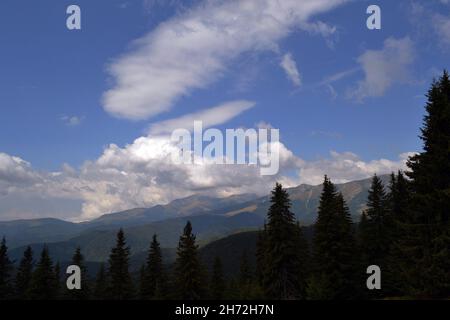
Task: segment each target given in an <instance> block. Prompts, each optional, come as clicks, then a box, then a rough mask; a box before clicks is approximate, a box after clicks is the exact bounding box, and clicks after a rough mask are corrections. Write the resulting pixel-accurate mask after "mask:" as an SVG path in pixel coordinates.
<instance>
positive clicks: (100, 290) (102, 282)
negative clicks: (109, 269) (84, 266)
mask: <svg viewBox="0 0 450 320" xmlns="http://www.w3.org/2000/svg"><path fill="white" fill-rule="evenodd" d="M93 294H94V299H95V300H106V299H108V279H107V274H106V270H105V265H104V264H103V263H102V264H101V265H100V268H99V270H98V272H97V276H96V277H95V285H94V292H93Z"/></svg>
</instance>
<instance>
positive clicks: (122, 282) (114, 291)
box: [108, 229, 133, 300]
mask: <svg viewBox="0 0 450 320" xmlns="http://www.w3.org/2000/svg"><path fill="white" fill-rule="evenodd" d="M129 257H130V248H129V247H127V244H126V239H125V234H124V232H123V230H122V229H120V230H119V232H118V233H117V240H116V246H115V247H114V248H113V249H112V250H111V254H110V256H109V270H108V278H109V281H110V283H109V290H108V291H109V297H110V298H111V299H113V300H128V299H131V298H133V283H132V279H131V275H130V273H129V259H130V258H129Z"/></svg>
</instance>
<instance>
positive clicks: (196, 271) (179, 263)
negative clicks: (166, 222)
mask: <svg viewBox="0 0 450 320" xmlns="http://www.w3.org/2000/svg"><path fill="white" fill-rule="evenodd" d="M197 250H198V246H197V244H196V243H195V235H194V234H193V233H192V225H191V223H190V222H188V223H187V224H186V226H185V227H184V230H183V234H182V235H181V237H180V241H179V243H178V248H177V259H176V261H175V267H174V269H175V270H174V281H175V295H176V298H177V299H180V300H198V299H201V298H206V288H205V281H204V269H203V266H202V265H201V263H200V260H199V258H198V252H197Z"/></svg>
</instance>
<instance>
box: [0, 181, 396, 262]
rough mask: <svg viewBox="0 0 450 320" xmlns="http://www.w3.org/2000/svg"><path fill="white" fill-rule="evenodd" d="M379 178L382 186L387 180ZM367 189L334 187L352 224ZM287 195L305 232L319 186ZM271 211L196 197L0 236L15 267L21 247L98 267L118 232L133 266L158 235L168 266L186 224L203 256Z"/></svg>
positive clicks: (18, 224)
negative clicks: (78, 257)
mask: <svg viewBox="0 0 450 320" xmlns="http://www.w3.org/2000/svg"><path fill="white" fill-rule="evenodd" d="M381 178H382V180H383V181H384V182H385V183H386V182H387V181H388V179H389V176H381ZM370 183H371V179H364V180H359V181H352V182H348V183H344V184H337V185H336V187H337V188H338V190H339V191H341V192H342V194H343V195H344V198H345V199H346V201H347V204H348V206H349V208H350V211H351V213H352V216H353V218H354V220H355V221H357V220H358V219H359V215H360V213H361V212H362V210H363V209H364V206H365V203H366V200H367V192H368V189H369V187H370ZM287 190H288V192H289V194H290V198H291V201H292V210H293V212H294V213H295V214H296V216H297V218H298V219H299V221H300V223H301V224H302V225H304V226H307V225H311V224H312V223H314V221H315V219H316V215H317V212H316V211H317V206H318V203H319V199H320V194H321V191H322V186H321V185H318V186H311V185H305V184H303V185H300V186H298V187H294V188H289V189H287ZM269 205H270V196H269V195H267V196H263V197H258V196H256V195H252V194H244V195H238V196H231V197H227V198H214V197H209V196H204V195H194V196H190V197H187V198H183V199H178V200H175V201H172V202H170V203H169V204H167V205H157V206H154V207H151V208H136V209H131V210H126V211H122V212H116V213H111V214H106V215H103V216H101V217H99V218H97V219H94V220H92V221H88V222H82V223H73V222H68V221H63V220H58V219H53V218H48V219H36V220H16V221H6V222H0V236H5V237H6V239H7V243H8V246H9V248H10V255H11V257H12V259H14V260H16V261H18V260H19V259H20V257H21V255H22V253H23V250H24V246H26V245H31V247H32V248H33V249H34V252H39V251H40V250H41V249H42V247H43V246H44V245H47V246H48V248H49V250H50V252H51V254H52V257H53V258H54V259H55V260H58V261H61V262H64V261H70V259H71V256H72V254H73V252H74V250H75V248H76V247H78V246H80V247H81V250H82V252H83V254H84V256H85V259H86V260H87V261H89V262H95V263H97V262H98V263H99V262H103V261H106V260H107V257H108V255H109V252H110V249H111V247H112V246H113V245H114V243H115V236H116V233H117V230H118V229H119V228H123V229H124V231H125V234H126V237H127V243H128V245H129V246H130V248H131V253H132V261H136V264H138V263H139V262H140V261H141V260H142V261H143V259H144V258H145V252H146V250H147V249H148V246H149V243H150V241H151V238H152V236H153V234H157V235H158V240H159V241H160V243H161V246H162V247H163V248H165V252H166V254H167V260H169V261H170V260H172V258H174V256H175V250H174V248H176V246H177V243H178V238H179V236H180V234H181V232H182V230H183V227H184V226H185V224H186V222H187V221H188V220H189V221H191V222H192V225H193V229H194V233H195V234H196V235H197V240H198V243H199V244H200V246H201V247H204V248H205V250H207V249H206V248H208V247H207V245H208V244H210V243H212V242H214V241H215V240H218V241H220V240H219V239H221V238H225V237H227V236H229V235H233V234H238V233H241V232H244V231H251V230H257V229H259V228H261V227H262V226H263V224H264V220H265V218H266V214H267V210H268V208H269ZM244 242H245V241H244ZM219 244H220V242H219Z"/></svg>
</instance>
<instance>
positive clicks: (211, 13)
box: [103, 0, 348, 120]
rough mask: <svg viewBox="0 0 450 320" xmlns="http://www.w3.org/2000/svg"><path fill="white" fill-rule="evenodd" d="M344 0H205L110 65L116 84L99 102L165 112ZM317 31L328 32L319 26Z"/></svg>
mask: <svg viewBox="0 0 450 320" xmlns="http://www.w3.org/2000/svg"><path fill="white" fill-rule="evenodd" d="M346 2H348V0H303V1H298V0H286V1H278V0H244V1H238V0H230V1H205V2H204V3H202V4H200V5H198V6H197V7H196V8H195V9H192V10H187V11H186V12H183V13H182V14H180V15H177V16H175V17H174V18H172V19H170V20H168V21H166V22H163V23H161V24H160V25H159V26H158V27H157V28H156V29H154V30H153V31H151V32H150V33H149V34H147V35H146V36H144V37H142V38H140V39H138V40H136V41H135V42H134V43H133V47H132V49H131V50H130V51H129V52H127V53H125V54H124V55H123V56H122V57H119V58H118V59H116V60H115V61H114V62H112V63H111V64H110V65H109V67H108V73H109V74H110V75H111V76H112V79H113V80H114V82H115V84H114V85H113V87H112V88H111V89H110V90H108V91H106V92H105V93H104V96H103V107H104V109H105V110H106V111H107V112H109V113H110V114H112V115H114V116H117V117H122V118H128V119H134V120H139V119H148V118H150V117H152V116H155V115H157V114H160V113H162V112H165V111H168V110H170V109H171V108H172V107H173V105H174V104H175V103H176V102H177V101H178V100H179V99H180V98H181V97H183V96H187V95H189V94H190V93H191V92H192V91H193V90H198V89H203V88H206V87H207V86H208V85H209V84H211V83H212V82H214V81H217V80H218V79H219V78H221V77H222V76H223V75H224V74H225V73H226V70H227V66H228V65H229V63H231V62H232V61H233V59H235V58H236V57H238V56H239V55H241V54H242V53H245V52H249V51H263V50H277V49H278V42H279V41H280V40H282V39H283V38H285V37H286V36H287V35H289V33H290V32H291V31H292V30H293V29H294V28H295V27H297V28H300V29H301V28H302V27H303V28H304V29H305V28H309V29H310V28H311V24H308V22H309V20H310V19H311V18H312V17H313V16H315V15H317V14H319V13H323V12H326V11H329V10H331V9H333V8H335V7H337V6H339V5H342V4H344V3H346ZM316 29H317V28H316ZM317 30H318V31H317V32H319V33H320V32H322V33H323V32H325V33H329V32H330V31H329V30H328V28H326V27H324V26H323V25H321V27H320V26H319V27H318V29H317ZM327 30H328V31H327ZM307 31H308V30H307Z"/></svg>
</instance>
